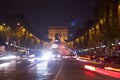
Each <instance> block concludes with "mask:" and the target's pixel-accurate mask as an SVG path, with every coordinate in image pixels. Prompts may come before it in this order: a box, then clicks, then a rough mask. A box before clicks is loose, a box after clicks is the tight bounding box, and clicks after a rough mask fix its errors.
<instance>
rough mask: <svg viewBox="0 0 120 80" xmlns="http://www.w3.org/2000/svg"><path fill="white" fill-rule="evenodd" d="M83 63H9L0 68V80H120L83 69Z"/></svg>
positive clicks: (65, 61)
mask: <svg viewBox="0 0 120 80" xmlns="http://www.w3.org/2000/svg"><path fill="white" fill-rule="evenodd" d="M84 64H85V63H84V62H80V61H77V60H75V59H65V60H50V61H40V62H33V63H31V64H27V63H26V62H25V63H22V64H19V65H17V64H16V62H15V61H12V62H10V64H9V65H7V67H4V66H2V67H1V66H0V73H1V75H0V80H120V79H117V78H113V77H109V76H106V75H103V74H99V73H97V72H93V71H90V70H87V69H85V68H84V67H83V65H84Z"/></svg>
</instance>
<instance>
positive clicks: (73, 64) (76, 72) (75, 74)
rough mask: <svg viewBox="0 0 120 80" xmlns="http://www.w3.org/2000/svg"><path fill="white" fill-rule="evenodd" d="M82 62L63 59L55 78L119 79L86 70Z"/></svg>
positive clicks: (70, 79)
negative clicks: (57, 75)
mask: <svg viewBox="0 0 120 80" xmlns="http://www.w3.org/2000/svg"><path fill="white" fill-rule="evenodd" d="M84 64H85V63H83V62H80V61H76V60H71V59H69V60H65V61H64V65H63V67H62V70H61V72H60V75H59V77H58V79H57V80H120V79H117V78H113V77H109V76H106V75H102V74H99V73H97V72H93V71H90V70H87V69H85V68H84V66H83V65H84Z"/></svg>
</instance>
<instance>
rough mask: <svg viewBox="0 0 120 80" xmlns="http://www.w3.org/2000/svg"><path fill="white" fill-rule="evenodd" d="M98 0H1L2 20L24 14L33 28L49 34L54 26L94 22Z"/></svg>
mask: <svg viewBox="0 0 120 80" xmlns="http://www.w3.org/2000/svg"><path fill="white" fill-rule="evenodd" d="M96 3H97V0H0V9H1V10H0V19H2V18H4V17H6V16H7V15H9V14H13V13H14V14H15V13H22V14H23V15H24V16H25V17H26V18H27V20H28V21H29V24H30V26H31V27H32V28H34V29H36V30H39V31H40V32H42V33H47V28H48V27H49V26H52V25H57V26H71V27H74V26H75V25H76V24H77V23H78V22H80V24H81V25H80V26H79V27H83V23H84V21H86V20H94V16H93V15H94V8H95V7H96V6H97V4H96Z"/></svg>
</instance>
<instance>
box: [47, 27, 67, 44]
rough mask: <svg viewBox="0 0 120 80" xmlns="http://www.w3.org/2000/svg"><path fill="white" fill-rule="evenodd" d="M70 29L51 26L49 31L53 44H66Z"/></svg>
mask: <svg viewBox="0 0 120 80" xmlns="http://www.w3.org/2000/svg"><path fill="white" fill-rule="evenodd" d="M67 34H68V29H67V26H50V27H49V29H48V35H49V39H52V42H53V43H54V42H56V41H57V42H58V43H65V41H64V40H67Z"/></svg>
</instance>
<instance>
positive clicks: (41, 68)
mask: <svg viewBox="0 0 120 80" xmlns="http://www.w3.org/2000/svg"><path fill="white" fill-rule="evenodd" d="M62 63H63V62H62V60H50V61H42V62H40V63H38V64H36V65H34V66H32V67H31V68H29V69H26V70H24V71H23V72H22V73H20V74H19V75H17V76H16V78H14V79H15V80H53V79H54V77H55V76H56V73H57V72H58V70H59V68H60V66H61V64H62ZM21 76H22V77H21Z"/></svg>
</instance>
